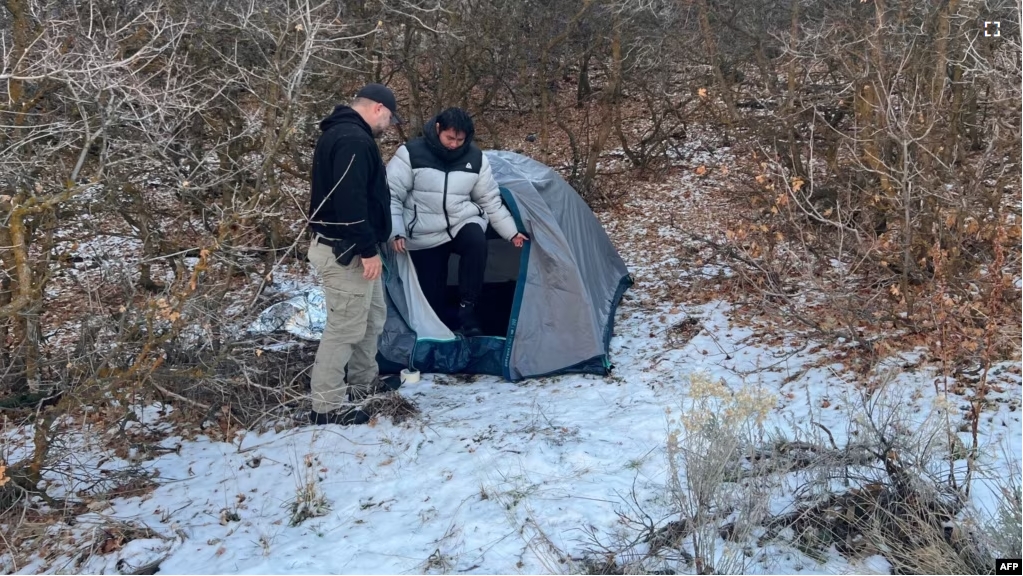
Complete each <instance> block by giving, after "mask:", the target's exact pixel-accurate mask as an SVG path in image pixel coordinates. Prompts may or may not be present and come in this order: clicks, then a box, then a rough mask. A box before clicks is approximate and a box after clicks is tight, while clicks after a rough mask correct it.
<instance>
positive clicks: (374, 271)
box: [362, 254, 384, 281]
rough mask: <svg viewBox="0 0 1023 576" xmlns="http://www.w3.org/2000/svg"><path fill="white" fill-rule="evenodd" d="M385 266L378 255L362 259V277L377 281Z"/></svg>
mask: <svg viewBox="0 0 1023 576" xmlns="http://www.w3.org/2000/svg"><path fill="white" fill-rule="evenodd" d="M383 268H384V265H383V263H382V262H381V261H380V255H379V254H377V255H376V256H373V257H372V258H363V259H362V277H363V278H365V279H366V280H370V281H372V280H376V279H377V278H379V277H380V272H381V270H383Z"/></svg>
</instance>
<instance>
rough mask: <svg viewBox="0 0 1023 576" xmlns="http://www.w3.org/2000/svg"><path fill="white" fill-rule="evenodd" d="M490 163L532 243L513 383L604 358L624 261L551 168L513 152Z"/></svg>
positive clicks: (513, 357) (515, 343)
mask: <svg viewBox="0 0 1023 576" xmlns="http://www.w3.org/2000/svg"><path fill="white" fill-rule="evenodd" d="M487 156H488V159H489V160H490V164H491V169H492V170H493V171H494V178H495V179H496V180H497V182H498V184H499V185H501V186H502V187H504V188H507V189H508V190H509V191H510V192H511V195H512V196H513V197H514V198H515V202H516V204H517V206H518V213H519V216H520V219H521V221H522V224H523V225H524V227H525V229H526V234H527V235H529V237H530V239H531V241H532V242H531V245H530V253H529V264H528V270H527V272H526V288H525V291H524V292H523V295H522V303H521V311H520V313H519V318H518V323H517V333H516V335H515V339H514V341H513V343H512V350H511V363H510V369H511V372H512V376H513V379H515V378H516V377H527V376H530V375H535V374H546V373H550V372H555V371H557V370H558V369H559V368H562V367H565V366H571V365H574V364H576V363H578V362H582V361H585V360H587V359H589V358H593V357H596V356H600V355H602V354H606V352H607V349H606V343H605V330H607V329H608V324H609V322H611V321H613V318H612V313H613V307H615V306H616V305H617V302H615V301H614V300H615V294H616V292H617V291H618V287H619V284H620V282H621V280H622V278H624V277H627V276H628V274H629V272H628V269H627V268H626V267H625V262H624V261H622V259H621V257H620V256H619V255H618V252H617V250H615V248H614V245H612V244H611V240H610V238H608V236H607V233H606V232H605V231H604V228H603V226H601V224H600V221H598V220H597V218H596V216H594V214H593V212H592V211H591V210H590V208H589V206H587V205H586V202H584V201H583V199H582V198H581V197H579V194H577V193H576V191H575V190H574V189H573V188H572V187H571V186H570V185H569V184H568V182H566V181H565V180H564V179H562V178H561V176H560V175H559V174H558V173H557V172H555V171H554V170H553V169H552V168H550V167H549V166H546V165H545V164H543V163H541V162H538V161H536V160H533V159H531V158H528V157H526V156H522V155H519V154H515V153H512V152H504V151H494V152H487ZM552 336H553V337H552Z"/></svg>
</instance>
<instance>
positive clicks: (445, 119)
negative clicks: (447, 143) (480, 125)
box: [437, 108, 476, 138]
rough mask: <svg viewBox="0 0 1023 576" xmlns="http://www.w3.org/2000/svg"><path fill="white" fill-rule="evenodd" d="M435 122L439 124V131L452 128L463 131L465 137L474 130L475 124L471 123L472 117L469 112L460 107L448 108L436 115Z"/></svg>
mask: <svg viewBox="0 0 1023 576" xmlns="http://www.w3.org/2000/svg"><path fill="white" fill-rule="evenodd" d="M437 124H439V125H440V131H441V132H443V131H445V130H447V129H449V128H454V129H455V131H456V132H465V136H466V138H468V137H470V136H472V135H473V133H474V132H476V128H475V126H473V124H472V118H471V117H469V113H468V112H466V111H465V110H462V109H461V108H448V109H447V110H445V111H443V112H441V113H440V114H438V115H437Z"/></svg>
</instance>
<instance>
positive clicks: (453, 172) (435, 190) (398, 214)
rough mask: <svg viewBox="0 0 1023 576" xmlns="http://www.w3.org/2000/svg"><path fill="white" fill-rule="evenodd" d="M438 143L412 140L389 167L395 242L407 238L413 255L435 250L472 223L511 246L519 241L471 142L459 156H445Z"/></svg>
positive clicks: (483, 158) (484, 162) (487, 166)
mask: <svg viewBox="0 0 1023 576" xmlns="http://www.w3.org/2000/svg"><path fill="white" fill-rule="evenodd" d="M433 140H434V141H433V142H428V141H427V140H426V139H425V138H423V137H420V138H415V139H413V140H410V141H409V142H408V143H407V144H405V145H404V146H402V147H400V148H398V151H397V152H395V154H394V157H393V158H391V161H390V162H388V163H387V184H388V186H389V187H390V189H391V220H392V226H391V236H392V238H393V237H394V236H404V237H405V239H406V246H407V248H408V249H409V250H423V249H426V248H433V247H434V246H439V245H440V244H443V243H445V242H449V241H451V239H453V238H454V237H455V236H456V235H457V234H458V231H459V230H460V229H461V228H462V226H465V225H466V224H468V223H470V222H476V223H477V224H479V225H480V226H482V227H483V230H484V231H486V229H487V223H488V222H489V223H490V224H492V225H493V226H494V231H495V232H497V233H498V235H500V236H501V237H502V238H504V239H505V240H511V239H512V238H513V237H515V235H516V234H517V233H518V230H517V229H516V226H515V219H514V218H513V217H512V215H511V212H509V211H508V208H507V207H505V205H504V203H503V202H502V201H501V192H500V190H499V188H498V185H497V181H495V180H494V176H493V174H492V173H491V170H490V163H489V162H488V161H487V158H486V156H484V155H483V152H482V151H480V149H479V148H477V147H476V146H475V145H473V144H472V143H471V142H467V143H466V145H465V146H463V148H462V149H460V150H457V151H455V152H451V151H447V150H441V149H438V148H437V147H438V146H440V142H439V140H438V139H437V137H436V135H434V138H433ZM441 154H444V155H446V156H447V157H446V158H445V157H441Z"/></svg>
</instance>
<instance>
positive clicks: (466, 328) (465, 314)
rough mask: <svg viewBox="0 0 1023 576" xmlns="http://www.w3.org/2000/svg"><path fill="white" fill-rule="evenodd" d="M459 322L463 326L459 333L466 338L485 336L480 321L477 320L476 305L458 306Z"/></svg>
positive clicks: (465, 304) (468, 303) (464, 304)
mask: <svg viewBox="0 0 1023 576" xmlns="http://www.w3.org/2000/svg"><path fill="white" fill-rule="evenodd" d="M458 321H459V323H460V325H461V328H459V332H461V333H462V336H465V337H466V338H471V337H473V336H481V335H483V330H482V329H481V328H480V323H479V320H477V319H476V305H475V304H473V303H472V302H462V303H461V304H459V305H458Z"/></svg>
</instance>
